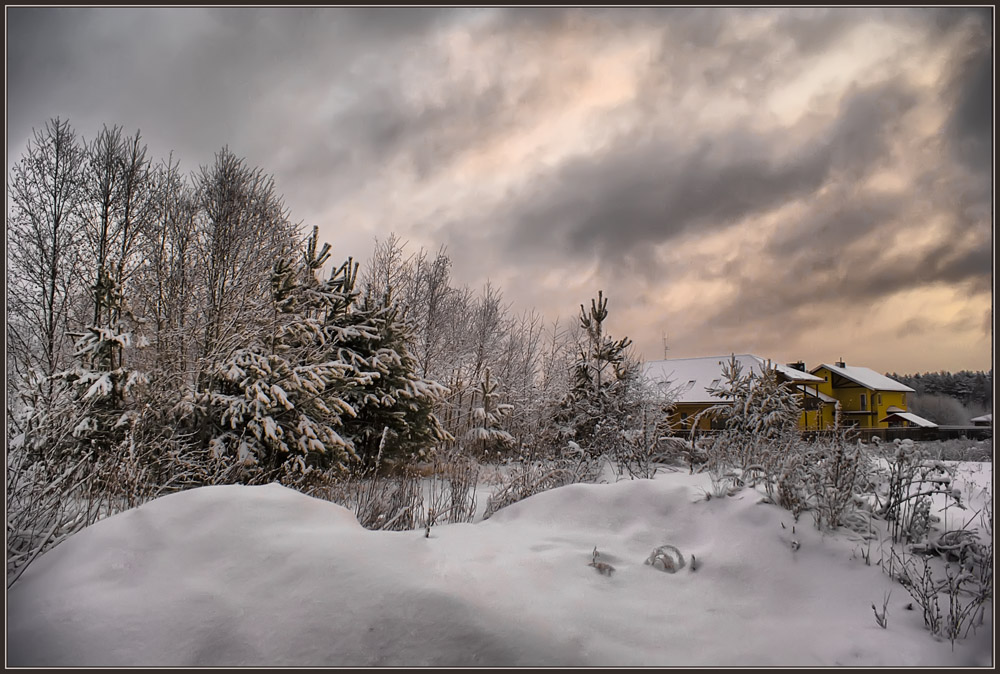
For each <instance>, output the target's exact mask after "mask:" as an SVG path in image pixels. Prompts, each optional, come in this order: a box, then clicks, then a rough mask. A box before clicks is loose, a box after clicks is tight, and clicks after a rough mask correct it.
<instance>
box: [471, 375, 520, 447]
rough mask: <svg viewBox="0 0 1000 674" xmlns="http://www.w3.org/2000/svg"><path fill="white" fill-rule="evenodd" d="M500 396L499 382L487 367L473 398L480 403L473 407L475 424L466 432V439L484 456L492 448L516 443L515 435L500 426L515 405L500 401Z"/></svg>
mask: <svg viewBox="0 0 1000 674" xmlns="http://www.w3.org/2000/svg"><path fill="white" fill-rule="evenodd" d="M499 397H500V396H499V395H498V394H497V384H496V383H494V382H492V381H491V380H490V368H488V367H487V368H486V370H485V372H484V373H483V381H481V382H480V383H479V387H478V388H477V389H476V391H475V397H474V398H473V400H474V401H475V402H478V403H479V404H478V405H476V406H474V407H473V408H472V420H473V424H474V425H473V426H472V428H470V429H469V430H468V432H467V433H466V434H465V438H466V440H468V441H470V442H472V443H474V444H475V445H476V448H477V449H478V450H479V453H480V454H481V455H483V456H485V455H488V454H489V453H490V451H491V450H494V451H495V450H496V449H499V448H507V447H510V446H511V445H513V444H514V436H512V435H511V434H510V433H508V432H507V431H505V430H503V429H502V428H501V427H500V420H501V419H502V418H503V417H505V416H507V415H509V414H510V413H511V411H512V410H513V405H509V404H506V403H501V402H499V401H498V398H499Z"/></svg>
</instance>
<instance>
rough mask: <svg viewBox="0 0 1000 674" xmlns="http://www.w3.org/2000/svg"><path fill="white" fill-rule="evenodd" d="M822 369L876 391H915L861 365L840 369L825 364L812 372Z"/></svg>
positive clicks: (836, 366)
mask: <svg viewBox="0 0 1000 674" xmlns="http://www.w3.org/2000/svg"><path fill="white" fill-rule="evenodd" d="M821 367H824V368H826V369H827V370H829V371H830V372H833V373H834V374H839V375H840V376H842V377H846V378H847V379H850V380H851V381H853V382H854V383H855V384H861V385H862V386H864V387H866V388H870V389H873V390H875V391H902V392H904V393H914V389H912V388H910V387H909V386H906V385H905V384H900V383H899V382H898V381H896V380H895V379H890V378H889V377H886V376H885V375H882V374H879V373H878V372H876V371H875V370H872V369H870V368H867V367H861V366H860V365H845V366H844V367H840V366H838V365H830V364H828V363H823V364H822V365H817V366H816V367H815V368H813V370H812V371H813V372H816V370H818V369H820V368H821Z"/></svg>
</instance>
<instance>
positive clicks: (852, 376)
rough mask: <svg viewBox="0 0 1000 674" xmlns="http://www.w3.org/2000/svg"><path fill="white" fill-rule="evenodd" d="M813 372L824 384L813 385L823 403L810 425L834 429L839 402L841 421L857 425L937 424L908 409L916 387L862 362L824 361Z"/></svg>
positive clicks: (879, 426) (847, 424)
mask: <svg viewBox="0 0 1000 674" xmlns="http://www.w3.org/2000/svg"><path fill="white" fill-rule="evenodd" d="M810 372H811V373H812V374H814V375H816V376H817V377H820V378H821V379H822V380H823V381H822V383H819V384H816V385H815V386H812V385H811V386H809V388H813V389H814V391H815V394H816V396H817V397H818V398H819V399H820V400H821V401H822V402H823V403H824V404H822V405H821V406H820V408H819V410H818V411H817V412H816V414H815V418H814V419H813V420H812V421H813V424H815V425H811V426H808V427H809V428H832V427H833V425H834V414H835V407H836V403H837V402H839V403H840V408H841V423H842V424H843V425H844V426H855V427H857V428H889V427H890V426H925V427H926V426H936V424H935V423H933V422H931V421H928V420H927V419H924V418H923V417H919V416H917V415H916V414H912V413H910V412H907V406H906V395H907V394H908V393H913V392H914V390H913V389H912V388H910V387H909V386H906V385H904V384H900V383H899V382H898V381H896V380H894V379H890V378H889V377H886V376H885V375H881V374H879V373H878V372H875V371H874V370H871V369H869V368H867V367H861V366H859V365H847V364H846V363H844V362H843V361H838V362H836V363H833V364H829V363H824V364H822V365H818V366H816V367H814V368H813V369H812V370H810Z"/></svg>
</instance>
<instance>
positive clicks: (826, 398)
mask: <svg viewBox="0 0 1000 674" xmlns="http://www.w3.org/2000/svg"><path fill="white" fill-rule="evenodd" d="M820 381H822V380H820ZM796 388H798V389H799V390H800V391H802V392H803V393H805V394H806V395H811V396H813V397H816V398H819V399H820V400H822V401H823V402H825V403H830V404H831V405H832V404H833V403H835V402H837V399H836V398H834V397H833V396H828V395H827V394H825V393H823V392H822V391H814V390H813V389H811V388H809V387H808V386H806V385H805V384H799V385H798V386H796ZM900 411H902V410H900Z"/></svg>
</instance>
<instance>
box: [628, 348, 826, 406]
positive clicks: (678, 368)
mask: <svg viewBox="0 0 1000 674" xmlns="http://www.w3.org/2000/svg"><path fill="white" fill-rule="evenodd" d="M730 357H731V356H703V357H701V358H669V359H667V360H653V361H649V362H647V363H646V364H645V366H644V367H643V372H644V373H645V374H646V376H647V377H649V378H650V379H652V380H653V381H656V382H668V383H669V386H670V387H671V389H672V391H673V394H674V400H675V401H676V402H678V403H712V404H714V403H718V402H721V401H720V399H719V398H715V397H713V396H712V395H711V394H710V393H709V392H708V391H707V390H706V389H707V388H708V387H710V386H718V385H719V384H720V383H722V381H723V379H724V377H723V374H722V370H723V366H724V365H725V364H726V363H728V362H729V359H730ZM736 360H738V361H739V362H740V364H741V365H742V366H743V372H744V374H746V373H747V372H750V371H753V372H754V373H756V374H760V373H761V372H762V371H763V370H764V366H765V364H766V363H767V361H765V360H764V359H763V358H761V357H760V356H755V355H753V354H752V353H742V354H738V355H737V356H736ZM772 366H773V367H775V368H776V369H777V370H778V371H779V372H780V373H781V374H782V375H784V376H785V377H786V378H787V379H789V380H791V381H793V382H796V383H809V384H812V383H817V382H822V381H823V379H822V378H821V377H817V376H815V375H812V374H809V373H808V372H803V371H802V370H796V369H795V368H793V367H788V366H787V365H780V364H776V363H772Z"/></svg>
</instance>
